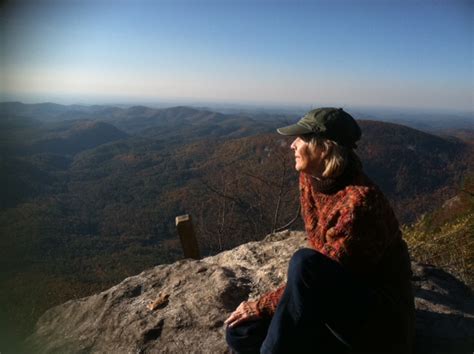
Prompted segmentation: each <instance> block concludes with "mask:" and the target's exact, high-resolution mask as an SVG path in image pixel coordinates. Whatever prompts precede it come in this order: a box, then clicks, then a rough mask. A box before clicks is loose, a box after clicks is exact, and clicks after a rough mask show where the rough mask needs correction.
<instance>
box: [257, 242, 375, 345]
mask: <svg viewBox="0 0 474 354" xmlns="http://www.w3.org/2000/svg"><path fill="white" fill-rule="evenodd" d="M376 303H377V298H376V295H375V293H373V292H372V291H371V290H370V289H368V288H367V287H364V286H363V285H361V284H360V283H358V282H357V281H356V280H355V279H354V278H353V277H352V276H351V275H350V274H349V273H348V272H347V271H346V270H345V269H344V268H343V267H342V266H341V265H340V264H339V263H337V262H335V261H334V260H332V259H330V258H328V257H326V256H324V255H322V254H321V253H319V252H317V251H315V250H312V249H307V248H305V249H301V250H299V251H297V252H295V254H294V255H293V257H292V258H291V260H290V264H289V267H288V281H287V285H286V289H285V292H284V293H283V296H282V298H281V300H280V303H279V304H278V307H277V309H276V312H275V314H274V316H273V318H272V321H271V323H270V327H269V329H268V334H267V337H266V339H265V341H264V342H263V345H262V348H261V353H272V354H278V353H290V352H295V349H297V350H299V351H301V352H304V350H307V351H308V352H312V353H331V352H339V351H341V350H343V351H344V350H347V349H351V346H352V343H353V341H354V337H355V334H356V332H357V330H358V329H359V328H361V326H362V325H363V324H364V323H365V322H366V320H367V319H368V317H369V316H370V313H371V312H372V311H373V310H374V308H375V306H376ZM328 333H332V334H331V335H329V337H328Z"/></svg>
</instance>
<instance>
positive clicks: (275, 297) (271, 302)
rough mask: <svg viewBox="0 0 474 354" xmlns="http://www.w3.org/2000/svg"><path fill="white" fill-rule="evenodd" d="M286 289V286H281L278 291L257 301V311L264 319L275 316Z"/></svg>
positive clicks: (264, 295) (267, 294)
mask: <svg viewBox="0 0 474 354" xmlns="http://www.w3.org/2000/svg"><path fill="white" fill-rule="evenodd" d="M285 287H286V284H284V285H282V286H280V287H279V288H277V289H276V290H273V291H270V292H268V293H265V294H263V295H262V296H261V297H260V298H259V299H258V300H257V309H258V311H259V312H260V314H261V315H262V316H264V317H271V316H273V314H274V313H275V310H276V308H277V306H278V302H280V299H281V297H282V295H283V292H284V291H285Z"/></svg>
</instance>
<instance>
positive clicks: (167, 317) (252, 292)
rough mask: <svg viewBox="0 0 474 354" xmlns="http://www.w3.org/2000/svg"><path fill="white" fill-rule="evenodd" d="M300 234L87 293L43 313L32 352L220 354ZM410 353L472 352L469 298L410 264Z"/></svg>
mask: <svg viewBox="0 0 474 354" xmlns="http://www.w3.org/2000/svg"><path fill="white" fill-rule="evenodd" d="M305 245H306V240H305V236H304V233H302V232H288V231H285V232H282V233H278V234H275V235H270V236H268V237H267V238H266V239H265V240H264V241H261V242H250V243H247V244H244V245H242V246H239V247H237V248H235V249H232V250H230V251H226V252H222V253H220V254H218V255H216V256H212V257H207V258H205V259H202V260H199V261H196V260H182V261H178V262H176V263H173V264H167V265H160V266H157V267H155V268H153V269H150V270H146V271H144V272H142V273H141V274H139V275H136V276H133V277H130V278H127V279H125V280H124V281H122V282H121V283H120V284H118V285H116V286H114V287H112V288H110V289H108V290H106V291H104V292H102V293H100V294H96V295H93V296H89V297H86V298H83V299H79V300H72V301H68V302H66V303H64V304H62V305H60V306H57V307H54V308H52V309H50V310H48V311H47V312H46V313H45V314H44V315H43V316H42V317H41V318H40V319H39V321H38V323H37V325H36V329H35V332H34V333H33V335H31V336H30V337H29V338H28V339H27V346H28V347H29V348H30V350H31V351H32V352H35V353H45V352H46V353H66V352H67V353H89V352H91V353H148V352H150V353H157V352H159V353H226V352H227V346H226V344H225V340H224V331H225V330H224V325H223V322H224V320H225V318H227V316H228V315H229V314H230V313H231V312H232V311H233V310H234V308H235V307H236V306H237V305H238V304H239V303H240V302H241V301H243V300H245V299H247V298H248V297H257V296H258V295H259V294H261V293H263V292H265V291H267V290H270V289H273V288H275V287H276V286H278V285H279V284H280V283H281V282H282V281H284V279H285V276H286V268H287V265H288V261H289V259H290V257H291V255H292V254H293V253H294V252H295V250H297V249H298V248H301V247H304V246H305ZM412 267H413V272H414V277H413V285H414V288H415V294H416V308H417V314H416V315H417V342H416V353H418V354H421V353H472V350H473V348H474V339H473V334H474V300H473V296H472V293H471V291H470V290H469V289H468V288H467V287H466V286H465V285H464V284H463V283H461V282H460V281H458V280H456V279H455V278H454V277H453V276H451V275H450V274H448V273H446V272H444V271H442V270H440V269H436V268H434V267H431V266H427V265H421V264H417V263H413V264H412Z"/></svg>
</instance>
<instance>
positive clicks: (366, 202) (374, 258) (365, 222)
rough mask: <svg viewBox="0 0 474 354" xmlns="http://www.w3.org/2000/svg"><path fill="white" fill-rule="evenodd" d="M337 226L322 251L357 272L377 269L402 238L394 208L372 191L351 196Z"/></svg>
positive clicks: (331, 228) (330, 230) (343, 205)
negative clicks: (385, 253)
mask: <svg viewBox="0 0 474 354" xmlns="http://www.w3.org/2000/svg"><path fill="white" fill-rule="evenodd" d="M333 224H334V226H332V227H330V228H328V230H327V232H326V242H325V243H324V245H323V247H322V250H321V252H322V253H323V254H325V255H327V256H328V257H331V258H332V259H334V260H336V261H338V262H339V263H341V264H342V265H343V266H346V267H347V268H350V269H351V270H353V271H354V272H356V273H357V272H362V273H365V272H367V271H370V270H371V269H373V267H374V266H375V265H376V264H377V263H378V262H379V261H380V259H381V258H382V256H383V254H384V251H385V250H386V248H387V247H388V246H389V244H390V243H391V241H393V240H392V239H393V238H394V237H397V236H400V231H399V228H398V221H397V220H396V217H395V215H394V214H393V211H392V209H391V207H390V205H389V204H388V202H387V201H386V199H385V198H384V197H383V195H381V194H380V193H377V191H374V190H370V189H369V190H364V191H362V192H361V191H356V192H355V193H353V194H350V195H348V198H347V199H346V200H344V202H343V204H342V206H341V208H340V209H339V212H338V213H337V215H336V216H335V220H333Z"/></svg>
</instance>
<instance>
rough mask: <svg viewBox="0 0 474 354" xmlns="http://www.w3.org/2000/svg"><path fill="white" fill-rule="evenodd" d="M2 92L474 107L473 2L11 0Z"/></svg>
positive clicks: (67, 97)
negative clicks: (27, 0)
mask: <svg viewBox="0 0 474 354" xmlns="http://www.w3.org/2000/svg"><path fill="white" fill-rule="evenodd" d="M0 9H1V10H0V11H1V13H0V16H1V18H0V23H1V24H0V30H1V37H0V39H1V47H0V49H2V50H1V52H0V60H1V61H0V63H1V77H2V82H3V84H2V85H1V87H0V90H1V93H2V97H3V99H5V98H10V99H11V98H18V99H20V100H24V101H26V100H28V99H29V100H36V101H58V100H63V101H64V102H71V103H72V102H78V101H82V102H84V101H87V100H91V101H94V102H99V101H101V100H102V101H104V102H105V101H111V100H115V101H117V100H123V101H131V100H132V101H133V100H135V101H140V100H142V101H147V102H152V101H153V100H167V99H168V100H173V99H175V100H182V101H183V102H185V101H186V100H189V101H199V100H201V101H207V102H210V101H216V102H236V103H237V102H242V103H251V102H254V103H268V104H282V105H292V104H295V105H297V104H313V105H320V104H334V105H340V106H390V107H418V108H427V107H430V108H445V109H461V110H471V111H472V110H473V109H474V108H473V91H474V72H473V65H474V64H473V59H474V55H473V52H474V49H473V46H474V44H473V22H474V21H473V19H474V1H461V0H450V1H417V0H408V1H401V0H400V1H389V0H373V1H356V0H353V1H342V0H340V1H338V0H332V1H298V0H292V1H271V0H266V1H264V0H260V1H259V0H254V1H238V0H234V1H231V0H219V1H199V0H189V1H179V0H174V1H136V0H135V1H132V0H130V1H120V0H119V1H112V0H109V1H105V0H102V1H101V0H96V1H87V0H82V1H80V0H76V1H72V0H71V1H68V0H62V1H41V0H37V1H34V2H33V1H31V2H25V1H18V0H17V1H10V2H7V3H6V5H4V6H3V7H1V8H0Z"/></svg>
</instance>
